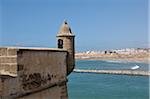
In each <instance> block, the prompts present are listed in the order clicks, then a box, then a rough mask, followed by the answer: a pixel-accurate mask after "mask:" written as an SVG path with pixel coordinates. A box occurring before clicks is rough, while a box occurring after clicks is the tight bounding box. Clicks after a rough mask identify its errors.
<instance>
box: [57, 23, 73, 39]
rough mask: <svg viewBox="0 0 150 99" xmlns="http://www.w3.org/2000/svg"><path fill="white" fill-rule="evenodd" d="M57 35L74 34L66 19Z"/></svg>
mask: <svg viewBox="0 0 150 99" xmlns="http://www.w3.org/2000/svg"><path fill="white" fill-rule="evenodd" d="M57 36H74V35H73V33H72V31H71V28H70V27H69V25H68V23H67V21H64V22H63V24H62V26H61V28H60V30H59V32H58V34H57Z"/></svg>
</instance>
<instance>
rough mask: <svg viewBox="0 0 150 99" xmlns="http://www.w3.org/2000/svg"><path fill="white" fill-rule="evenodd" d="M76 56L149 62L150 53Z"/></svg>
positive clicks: (86, 58)
mask: <svg viewBox="0 0 150 99" xmlns="http://www.w3.org/2000/svg"><path fill="white" fill-rule="evenodd" d="M75 58H76V59H77V60H108V61H120V62H142V63H149V62H150V56H149V53H145V54H130V55H125V54H86V53H76V54H75Z"/></svg>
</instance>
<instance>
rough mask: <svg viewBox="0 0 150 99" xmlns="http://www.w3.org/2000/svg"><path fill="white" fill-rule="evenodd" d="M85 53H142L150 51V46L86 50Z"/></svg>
mask: <svg viewBox="0 0 150 99" xmlns="http://www.w3.org/2000/svg"><path fill="white" fill-rule="evenodd" d="M82 53H84V54H142V53H145V54H146V53H150V48H125V49H115V50H103V51H86V52H82Z"/></svg>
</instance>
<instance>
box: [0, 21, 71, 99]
mask: <svg viewBox="0 0 150 99" xmlns="http://www.w3.org/2000/svg"><path fill="white" fill-rule="evenodd" d="M64 29H65V30H69V29H70V28H69V26H68V24H67V23H66V22H65V23H64V24H63V25H62V27H61V29H60V30H64ZM64 32H65V33H64ZM61 33H63V38H61V37H60V38H59V35H60V34H61ZM68 34H69V36H68ZM59 35H58V38H59V39H61V40H62V42H63V43H62V45H61V46H62V47H61V48H59V47H58V48H27V47H24V48H23V47H0V99H68V94H67V81H68V80H67V75H69V74H70V73H71V72H72V70H73V68H74V53H73V52H74V36H72V33H70V31H63V32H62V31H59ZM65 37H66V38H65ZM68 37H69V38H72V37H73V40H72V41H68V42H65V41H64V39H68ZM58 43H59V42H58ZM66 44H70V46H71V47H70V46H69V45H66ZM72 44H73V45H72ZM59 45H60V44H59ZM65 46H68V47H65ZM68 48H69V49H68ZM70 53H71V54H70ZM70 61H73V62H70Z"/></svg>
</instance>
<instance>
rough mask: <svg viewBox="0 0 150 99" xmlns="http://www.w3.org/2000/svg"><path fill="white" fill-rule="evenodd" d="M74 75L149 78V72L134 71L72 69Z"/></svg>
mask: <svg viewBox="0 0 150 99" xmlns="http://www.w3.org/2000/svg"><path fill="white" fill-rule="evenodd" d="M73 72H75V73H96V74H116V75H135V76H150V72H149V71H137V70H136V71H135V70H85V69H74V70H73Z"/></svg>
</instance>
